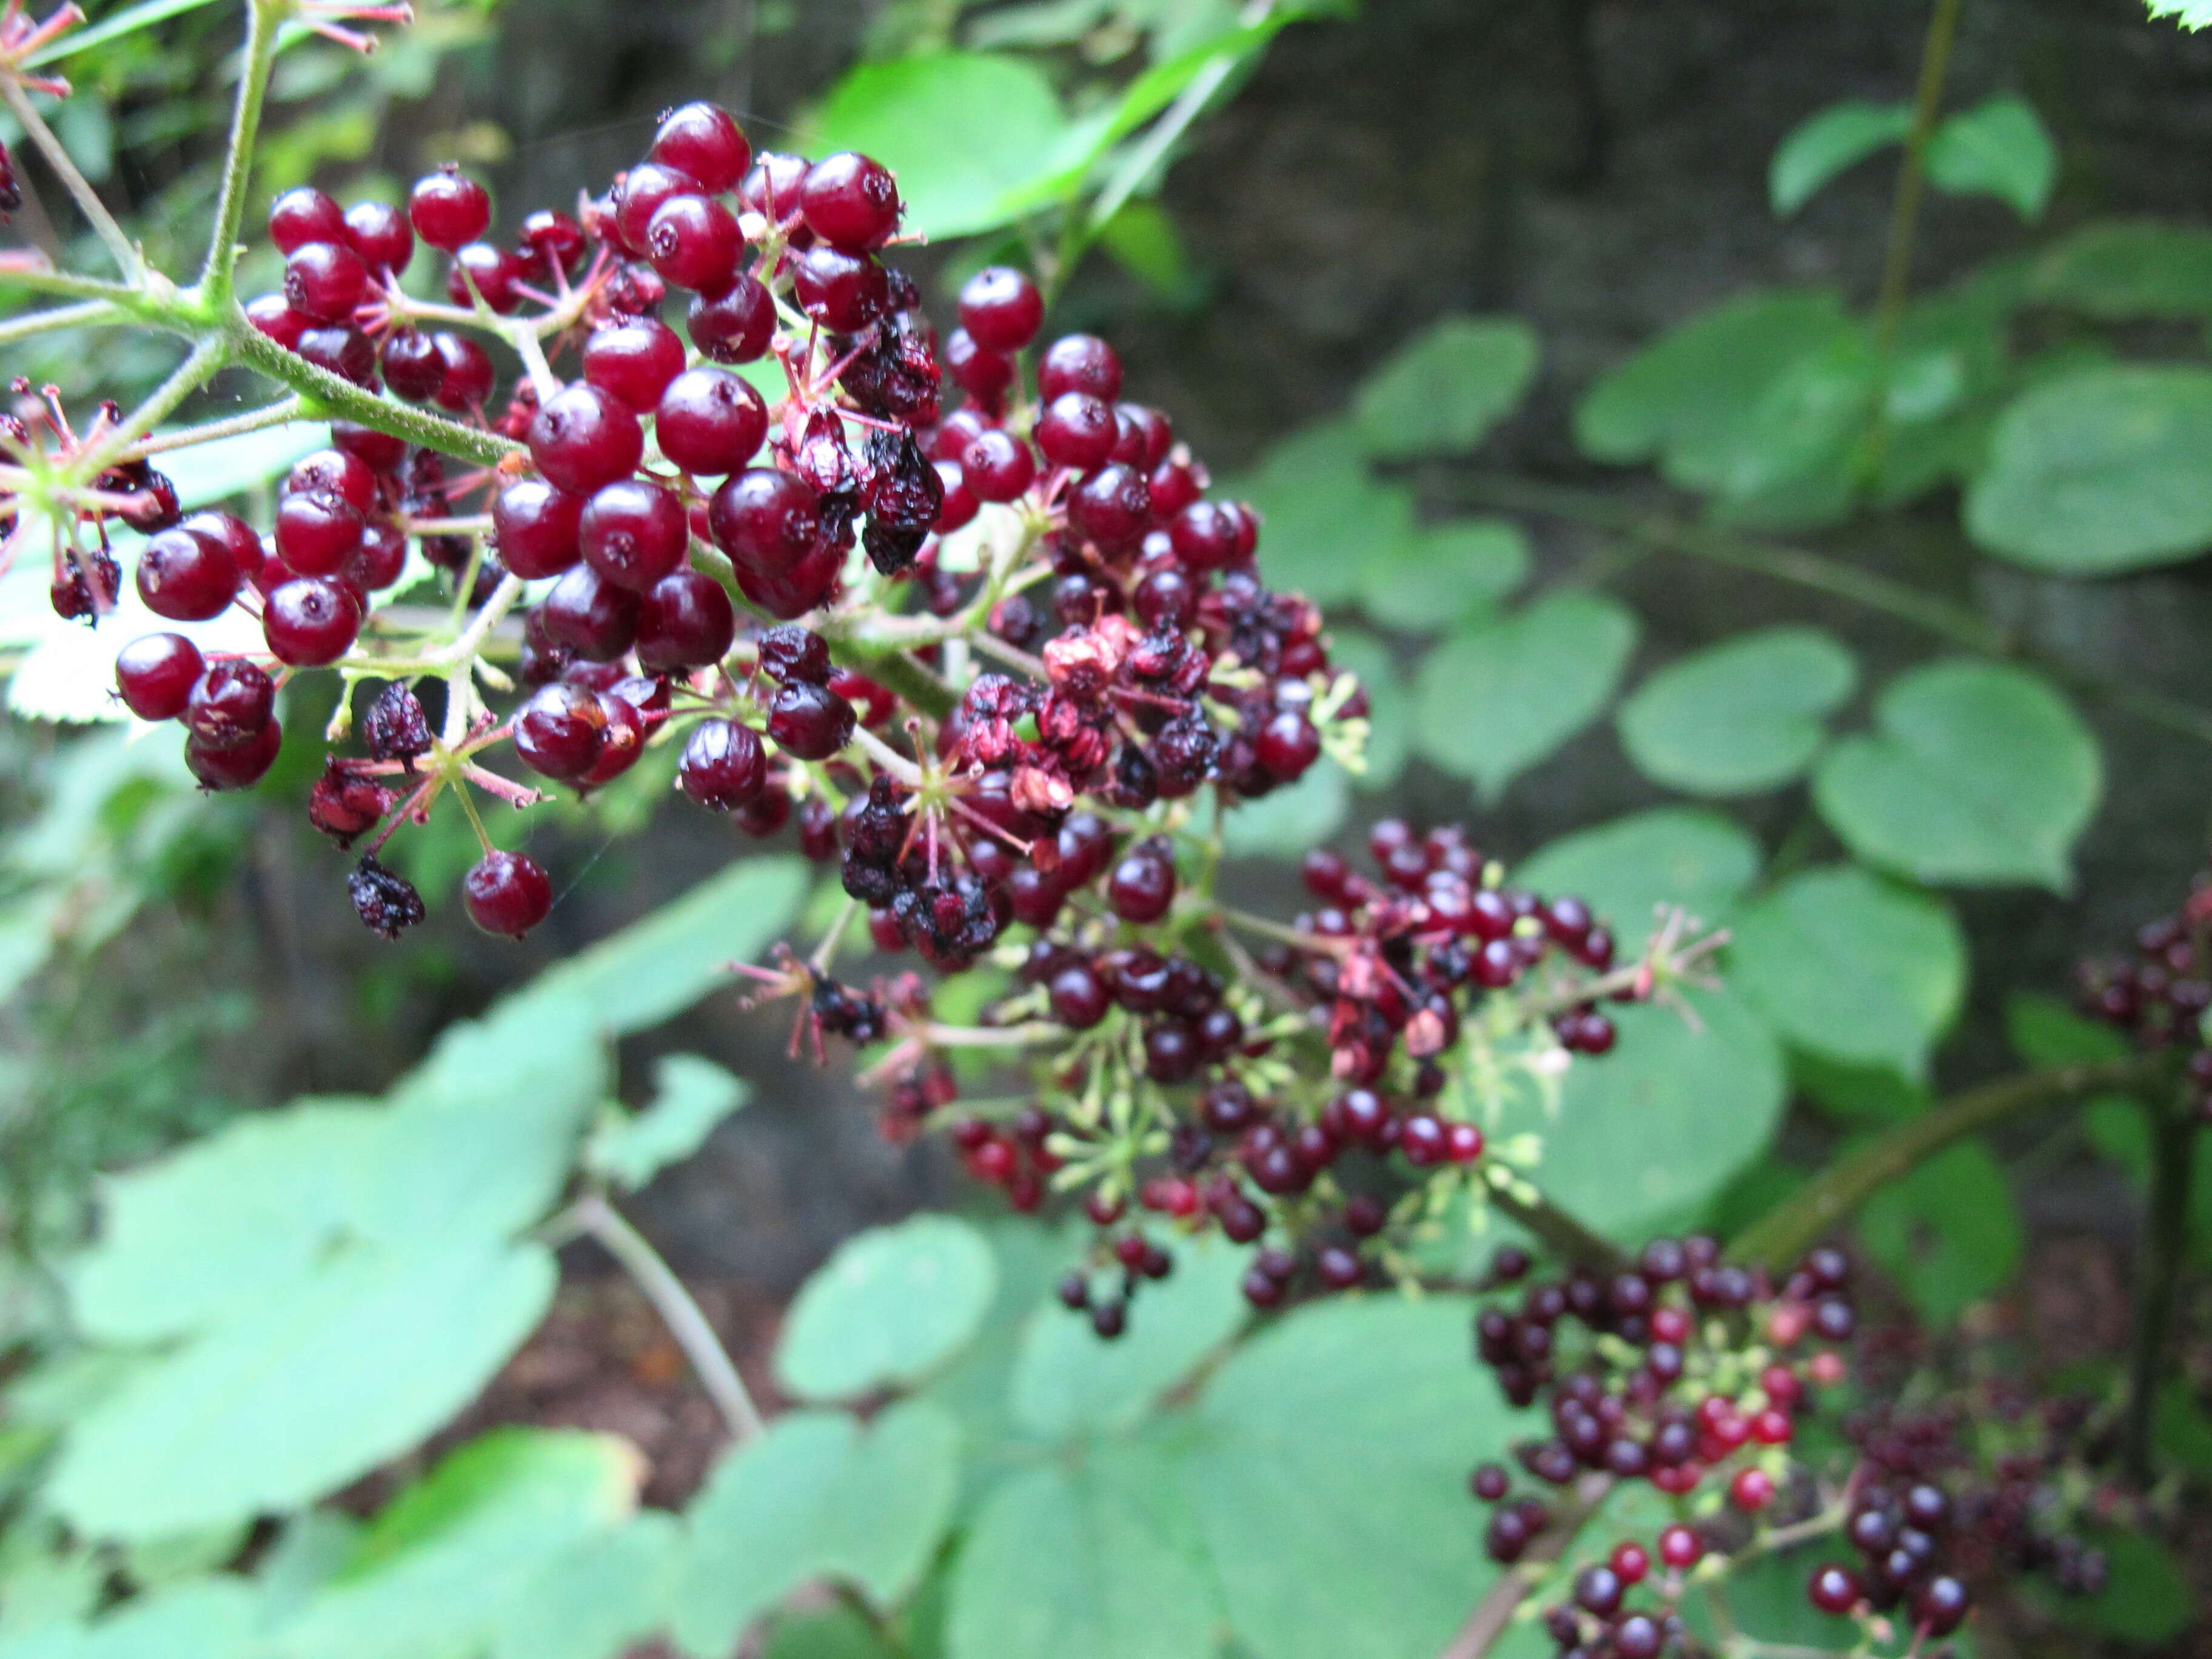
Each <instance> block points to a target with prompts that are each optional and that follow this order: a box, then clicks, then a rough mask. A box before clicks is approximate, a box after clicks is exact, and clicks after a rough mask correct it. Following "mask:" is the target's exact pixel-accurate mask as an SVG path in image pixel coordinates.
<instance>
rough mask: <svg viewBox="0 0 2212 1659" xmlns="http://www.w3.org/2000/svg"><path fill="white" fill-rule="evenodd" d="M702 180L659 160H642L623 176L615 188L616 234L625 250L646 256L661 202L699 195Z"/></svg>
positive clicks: (635, 254) (637, 255) (638, 255)
mask: <svg viewBox="0 0 2212 1659" xmlns="http://www.w3.org/2000/svg"><path fill="white" fill-rule="evenodd" d="M699 191H700V185H699V181H698V180H697V179H694V178H693V177H692V176H691V175H690V173H685V172H684V171H683V170H682V169H681V168H679V167H669V166H666V165H665V164H664V163H662V162H659V161H641V162H639V163H638V165H637V166H635V167H632V168H631V169H630V170H629V172H628V173H624V174H623V180H622V183H621V184H620V185H617V187H616V189H615V218H614V231H615V234H616V235H617V237H619V238H620V239H621V241H622V245H623V248H624V250H625V251H627V252H629V253H630V254H632V255H633V256H635V257H638V258H642V257H643V256H644V254H645V251H646V232H647V229H648V228H649V227H650V226H651V225H652V223H653V215H654V214H656V213H658V212H659V211H660V204H662V203H663V202H665V201H667V200H669V199H670V198H671V197H677V196H696V195H698V194H699Z"/></svg>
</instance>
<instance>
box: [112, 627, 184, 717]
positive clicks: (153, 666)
mask: <svg viewBox="0 0 2212 1659" xmlns="http://www.w3.org/2000/svg"><path fill="white" fill-rule="evenodd" d="M204 666H205V665H204V663H203V662H202V660H201V658H200V648H199V647H197V646H196V645H194V644H193V643H192V642H191V641H190V640H188V639H186V638H185V636H184V635H181V634H142V635H139V636H138V637H137V639H135V640H133V641H131V643H130V644H128V645H126V646H125V647H123V649H122V650H120V651H118V652H117V653H115V689H116V690H117V691H118V692H119V693H120V694H121V695H122V697H123V702H124V706H125V708H128V709H130V711H131V713H132V714H136V715H137V717H138V718H139V719H140V720H174V719H176V717H177V716H178V715H179V714H183V713H184V712H185V700H186V699H187V698H189V697H190V696H191V692H192V686H193V684H194V683H195V682H197V680H198V678H199V677H200V671H201V670H202V668H203V667H204Z"/></svg>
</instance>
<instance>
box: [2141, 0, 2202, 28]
mask: <svg viewBox="0 0 2212 1659" xmlns="http://www.w3.org/2000/svg"><path fill="white" fill-rule="evenodd" d="M2150 15H2152V16H2154V17H2171V18H2172V19H2173V21H2175V22H2177V23H2179V24H2180V25H2181V27H2184V28H2185V29H2201V28H2204V27H2208V26H2212V0H2150Z"/></svg>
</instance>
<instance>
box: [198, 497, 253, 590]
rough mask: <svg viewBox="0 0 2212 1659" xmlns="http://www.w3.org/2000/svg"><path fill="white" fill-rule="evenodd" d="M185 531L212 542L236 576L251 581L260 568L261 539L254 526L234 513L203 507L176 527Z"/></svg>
mask: <svg viewBox="0 0 2212 1659" xmlns="http://www.w3.org/2000/svg"><path fill="white" fill-rule="evenodd" d="M177 528H178V529H179V530H188V531H190V532H191V533H192V534H193V535H195V536H197V537H198V538H200V539H201V540H203V541H210V542H214V543H216V544H218V545H219V546H221V547H222V549H223V550H224V551H225V552H227V553H228V554H229V555H230V562H231V563H232V564H233V565H234V566H235V567H236V568H237V569H238V574H240V576H242V577H245V578H246V579H247V580H251V579H252V577H253V576H254V575H255V574H257V573H258V571H259V570H260V568H261V560H262V548H261V538H260V537H259V536H258V535H256V534H255V533H254V531H253V526H252V525H250V524H248V523H246V520H243V519H241V518H240V517H239V516H238V515H237V514H236V513H224V512H222V511H220V510H217V509H213V508H203V509H202V510H201V511H199V512H197V513H187V514H186V515H185V518H184V520H183V521H182V522H181V523H179V525H178V526H177Z"/></svg>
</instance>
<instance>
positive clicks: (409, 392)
mask: <svg viewBox="0 0 2212 1659" xmlns="http://www.w3.org/2000/svg"><path fill="white" fill-rule="evenodd" d="M383 362H384V383H385V385H386V386H390V387H391V388H392V392H394V393H395V394H396V395H398V396H399V397H402V398H406V399H407V400H408V401H409V402H410V403H416V404H419V403H423V402H427V401H428V399H430V398H435V397H436V396H437V395H438V390H439V388H440V387H441V386H444V385H445V383H446V360H445V359H444V358H443V357H442V356H440V355H439V353H438V348H437V345H436V343H435V342H434V341H432V339H431V338H430V337H429V336H428V335H427V334H424V333H422V332H421V331H418V330H416V329H411V328H402V329H395V330H393V331H392V333H391V334H390V335H388V336H386V338H385V342H384V357H383Z"/></svg>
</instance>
